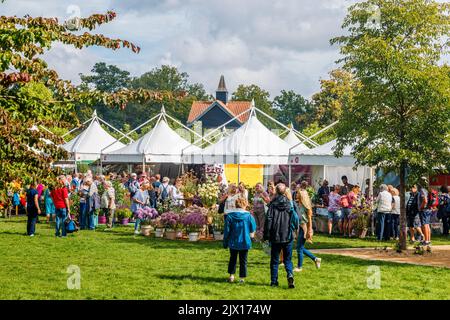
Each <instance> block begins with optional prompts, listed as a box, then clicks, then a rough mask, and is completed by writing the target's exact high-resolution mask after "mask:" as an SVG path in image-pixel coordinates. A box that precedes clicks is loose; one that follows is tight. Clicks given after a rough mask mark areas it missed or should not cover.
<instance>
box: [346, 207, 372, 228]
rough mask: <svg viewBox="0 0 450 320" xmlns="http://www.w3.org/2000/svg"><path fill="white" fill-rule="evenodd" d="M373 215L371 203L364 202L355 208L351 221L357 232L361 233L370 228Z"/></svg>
mask: <svg viewBox="0 0 450 320" xmlns="http://www.w3.org/2000/svg"><path fill="white" fill-rule="evenodd" d="M371 214H372V209H371V204H370V203H369V202H365V201H362V204H361V205H359V206H355V207H353V209H352V213H351V214H350V219H351V220H352V224H353V227H354V228H355V230H356V231H357V232H361V231H363V230H364V229H367V228H368V227H369V225H370V219H371Z"/></svg>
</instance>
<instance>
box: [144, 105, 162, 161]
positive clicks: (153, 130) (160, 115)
mask: <svg viewBox="0 0 450 320" xmlns="http://www.w3.org/2000/svg"><path fill="white" fill-rule="evenodd" d="M163 116H164V113H160V114H159V118H158V120H157V121H156V124H155V127H154V128H153V129H152V133H151V134H150V137H148V140H147V143H146V144H145V146H144V148H143V149H142V150H143V151H144V152H145V149H147V146H148V144H149V143H150V140H151V139H152V137H153V134H154V133H155V128H156V126H157V125H158V124H159V123H160V122H161V119H162V117H163ZM144 157H145V154H144Z"/></svg>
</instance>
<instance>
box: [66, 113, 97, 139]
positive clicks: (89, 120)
mask: <svg viewBox="0 0 450 320" xmlns="http://www.w3.org/2000/svg"><path fill="white" fill-rule="evenodd" d="M93 119H94V117H91V118H89V119H88V120H86V121H85V122H83V123H82V124H81V125H79V126H78V127H76V128H73V129H72V130H70V131H69V132H66V133H64V134H63V135H62V136H61V138H64V137H65V136H67V135H68V134H70V133H72V132H74V131H75V130H78V129H80V128H81V127H82V126H84V125H85V124H86V123H88V122H91V121H92V120H93Z"/></svg>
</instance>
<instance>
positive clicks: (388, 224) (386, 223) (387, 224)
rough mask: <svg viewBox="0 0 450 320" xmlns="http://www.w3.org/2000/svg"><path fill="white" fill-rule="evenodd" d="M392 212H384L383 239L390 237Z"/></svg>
mask: <svg viewBox="0 0 450 320" xmlns="http://www.w3.org/2000/svg"><path fill="white" fill-rule="evenodd" d="M392 229H393V227H392V214H390V213H385V219H384V234H383V239H384V240H389V238H391V237H392Z"/></svg>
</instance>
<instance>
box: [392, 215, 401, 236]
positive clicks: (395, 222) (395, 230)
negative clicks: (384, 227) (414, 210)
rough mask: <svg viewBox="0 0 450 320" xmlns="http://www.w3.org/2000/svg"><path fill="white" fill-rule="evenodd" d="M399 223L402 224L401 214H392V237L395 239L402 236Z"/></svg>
mask: <svg viewBox="0 0 450 320" xmlns="http://www.w3.org/2000/svg"><path fill="white" fill-rule="evenodd" d="M399 222H400V215H399V214H391V226H392V229H391V230H392V231H391V235H392V237H394V238H395V239H396V238H398V237H399V236H400V230H399Z"/></svg>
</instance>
